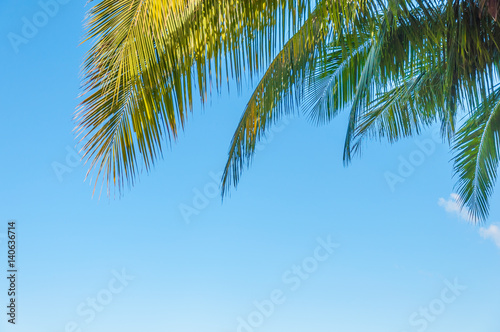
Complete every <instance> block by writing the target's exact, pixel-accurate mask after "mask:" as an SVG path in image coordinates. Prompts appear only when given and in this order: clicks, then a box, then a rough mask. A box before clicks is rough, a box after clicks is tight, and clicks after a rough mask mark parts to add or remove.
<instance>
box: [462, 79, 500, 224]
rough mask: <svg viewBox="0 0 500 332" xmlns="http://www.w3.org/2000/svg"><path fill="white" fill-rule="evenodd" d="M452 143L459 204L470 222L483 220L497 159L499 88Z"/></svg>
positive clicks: (498, 144)
mask: <svg viewBox="0 0 500 332" xmlns="http://www.w3.org/2000/svg"><path fill="white" fill-rule="evenodd" d="M455 142H456V143H455V145H454V150H455V157H454V159H455V173H456V175H457V176H458V183H457V193H458V195H459V196H460V202H461V203H462V204H463V205H464V206H466V207H468V208H469V210H470V213H471V216H472V218H473V220H484V219H485V218H486V216H487V215H488V212H489V204H488V198H489V197H490V196H491V194H492V193H493V187H494V183H495V181H496V178H497V171H498V162H499V157H500V87H497V89H496V90H495V91H494V92H493V93H491V94H490V95H489V96H488V97H487V98H486V100H485V101H484V103H483V104H481V105H480V106H479V107H478V108H477V110H476V111H475V112H474V113H473V114H472V115H471V117H470V118H469V119H468V120H467V121H466V123H465V124H464V125H463V127H462V128H461V129H460V130H459V131H458V133H457V136H456V141H455Z"/></svg>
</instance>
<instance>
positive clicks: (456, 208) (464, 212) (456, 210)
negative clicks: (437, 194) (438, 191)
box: [438, 193, 475, 222]
mask: <svg viewBox="0 0 500 332" xmlns="http://www.w3.org/2000/svg"><path fill="white" fill-rule="evenodd" d="M459 198H460V196H458V194H455V193H452V194H450V198H448V199H444V198H442V197H441V198H440V199H439V200H438V205H439V206H442V207H443V208H444V210H445V211H446V212H448V213H450V214H453V215H455V216H457V217H458V218H460V219H463V220H466V221H472V222H473V221H475V220H474V219H473V218H472V217H471V215H470V213H469V209H467V208H466V207H463V208H461V207H460V204H459V203H458V201H459Z"/></svg>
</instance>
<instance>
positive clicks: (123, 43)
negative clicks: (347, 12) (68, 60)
mask: <svg viewBox="0 0 500 332" xmlns="http://www.w3.org/2000/svg"><path fill="white" fill-rule="evenodd" d="M309 6H310V3H309V2H300V1H299V2H297V1H294V0H286V1H285V0H284V1H263V0H254V1H243V2H242V1H236V0H222V1H208V0H198V1H188V0H176V1H175V2H171V1H167V0H160V1H158V0H103V1H101V2H99V3H98V4H97V5H95V6H94V7H93V9H92V10H91V12H90V13H89V19H88V25H89V31H88V38H89V39H92V40H94V41H95V45H94V46H93V47H92V49H91V50H90V51H89V55H88V58H87V59H86V61H85V64H84V75H85V80H84V88H85V90H86V91H85V99H84V100H83V102H82V107H81V110H80V111H79V112H78V113H77V115H76V121H77V124H78V129H77V132H78V134H79V135H80V136H81V137H82V140H84V141H85V145H84V148H83V149H84V151H85V155H84V156H85V158H87V159H88V160H89V161H90V170H92V169H96V172H97V176H96V181H97V179H98V178H99V176H101V175H102V176H103V177H104V178H105V179H106V182H107V184H108V188H109V187H110V186H113V185H116V186H117V187H118V188H121V187H123V186H124V185H125V184H127V183H128V184H133V183H134V180H135V177H136V176H137V174H138V173H139V172H140V171H141V170H142V169H145V170H146V171H148V170H149V169H150V167H151V165H152V164H153V163H154V161H155V160H156V159H157V158H158V157H159V156H161V151H162V145H163V144H164V143H165V142H169V141H170V140H171V139H175V138H176V136H177V132H178V130H179V128H183V127H184V123H185V121H186V118H187V115H188V112H189V110H190V109H191V108H192V98H193V90H195V89H194V88H195V87H194V84H196V83H197V85H198V86H197V90H198V92H199V94H200V97H201V99H202V101H204V100H205V98H206V95H207V93H210V91H211V90H212V82H214V83H215V86H214V88H215V89H218V88H220V85H221V84H222V78H223V76H225V79H224V80H225V81H228V80H229V77H231V76H232V77H234V78H235V79H236V81H237V82H238V84H241V77H242V74H243V72H244V71H247V72H248V73H250V74H251V73H253V72H255V71H257V70H259V68H260V66H262V65H263V64H265V63H266V62H267V61H269V59H270V57H271V54H272V53H273V52H274V50H275V49H276V48H277V47H280V45H282V44H283V43H284V39H285V38H286V33H285V32H284V31H285V30H290V32H292V33H293V31H294V29H295V27H296V26H298V24H300V23H301V21H302V20H303V18H302V16H303V15H304V14H305V13H306V12H307V11H308V10H309ZM278 23H279V24H280V25H279V26H277V24H278ZM212 78H215V80H212ZM90 170H89V171H90Z"/></svg>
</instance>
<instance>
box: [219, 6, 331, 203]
mask: <svg viewBox="0 0 500 332" xmlns="http://www.w3.org/2000/svg"><path fill="white" fill-rule="evenodd" d="M324 3H325V1H323V2H321V3H320V4H319V5H318V6H317V8H316V9H315V10H314V12H313V13H312V14H311V15H310V16H309V18H308V19H307V21H306V22H305V23H304V25H303V26H302V27H301V29H300V30H299V31H298V32H297V33H296V34H295V35H294V36H293V37H292V38H291V39H290V40H289V41H288V42H287V43H286V44H285V46H284V47H283V49H282V50H281V51H280V52H279V54H278V55H277V56H276V57H275V58H274V60H273V61H272V63H271V65H270V66H269V68H268V69H267V71H266V73H265V74H264V76H263V77H262V79H261V80H260V82H259V84H258V85H257V87H256V88H255V90H254V93H253V95H252V96H251V97H250V100H249V102H248V104H247V106H246V107H245V111H244V113H243V116H242V118H241V120H240V122H239V124H238V127H237V129H236V131H235V133H234V135H233V139H232V142H231V147H230V149H229V156H228V161H227V163H226V166H225V168H224V173H223V177H222V194H223V195H224V194H225V193H226V192H227V190H228V189H229V188H230V187H231V186H234V185H236V184H237V183H238V181H239V176H240V174H241V172H242V171H243V168H244V167H245V166H248V164H249V163H250V161H251V159H252V156H253V155H254V153H255V145H256V143H257V142H258V141H259V139H260V138H261V137H263V135H265V131H266V130H267V129H268V128H269V127H270V126H271V125H272V124H274V123H276V122H277V121H279V120H280V119H282V118H283V116H286V115H287V114H291V113H292V112H293V111H294V110H295V108H296V106H297V104H299V103H300V99H301V98H300V96H301V95H302V93H303V91H302V89H303V85H302V84H301V83H302V82H303V81H304V80H305V79H306V78H307V77H309V76H310V71H311V70H312V68H314V65H313V62H314V61H315V59H316V58H317V56H318V52H321V51H322V49H323V47H322V45H323V43H324V42H325V40H326V38H327V32H328V30H327V29H326V26H325V24H324V23H325V22H324V19H325V14H326V12H325V10H324V7H323V5H324Z"/></svg>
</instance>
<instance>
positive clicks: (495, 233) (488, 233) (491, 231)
mask: <svg viewBox="0 0 500 332" xmlns="http://www.w3.org/2000/svg"><path fill="white" fill-rule="evenodd" d="M499 226H500V224H492V225H490V227H488V228H485V227H481V228H480V229H479V235H481V237H482V238H484V239H491V240H493V242H495V244H496V245H497V247H498V248H500V227H499Z"/></svg>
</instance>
